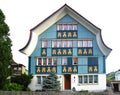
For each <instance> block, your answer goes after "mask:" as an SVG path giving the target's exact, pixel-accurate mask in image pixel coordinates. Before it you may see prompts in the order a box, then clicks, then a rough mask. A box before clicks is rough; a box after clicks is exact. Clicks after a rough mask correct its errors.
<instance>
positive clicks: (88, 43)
mask: <svg viewBox="0 0 120 95" xmlns="http://www.w3.org/2000/svg"><path fill="white" fill-rule="evenodd" d="M78 47H93V42H92V40H78Z"/></svg>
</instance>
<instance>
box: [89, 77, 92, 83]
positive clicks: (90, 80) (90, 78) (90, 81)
mask: <svg viewBox="0 0 120 95" xmlns="http://www.w3.org/2000/svg"><path fill="white" fill-rule="evenodd" d="M89 83H93V75H89Z"/></svg>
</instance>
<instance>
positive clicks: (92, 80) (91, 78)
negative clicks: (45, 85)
mask: <svg viewBox="0 0 120 95" xmlns="http://www.w3.org/2000/svg"><path fill="white" fill-rule="evenodd" d="M111 50H112V49H110V48H109V47H107V46H106V45H105V44H104V42H103V40H102V37H101V29H99V28H98V27H96V26H95V25H94V24H92V23H91V22H89V21H88V20H87V19H85V18H84V17H83V16H81V15H80V14H79V13H77V12H76V11H75V10H73V9H72V8H71V7H69V6H68V5H66V4H65V5H64V6H62V7H61V8H60V9H58V10H57V11H56V12H54V13H53V14H52V15H50V16H49V17H48V18H46V19H45V20H43V21H42V22H41V23H39V24H38V25H37V26H35V27H34V28H32V29H31V30H30V37H29V40H28V42H27V44H26V46H25V47H24V48H22V49H20V52H22V53H24V54H25V55H27V56H28V58H29V63H28V64H29V68H28V69H29V73H30V74H33V76H34V77H33V79H32V82H31V84H30V85H29V87H30V88H31V89H32V90H38V89H39V90H40V89H42V82H43V80H44V79H45V78H46V77H47V76H48V75H49V73H50V72H55V73H56V74H57V75H58V80H59V81H60V83H61V90H62V91H64V90H72V88H73V87H75V89H76V90H77V91H80V90H89V91H101V90H105V89H106V62H105V60H106V58H107V57H108V55H109V54H110V52H111Z"/></svg>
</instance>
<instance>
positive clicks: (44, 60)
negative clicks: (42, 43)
mask: <svg viewBox="0 0 120 95" xmlns="http://www.w3.org/2000/svg"><path fill="white" fill-rule="evenodd" d="M46 63H47V60H46V58H43V65H44V66H45V65H46Z"/></svg>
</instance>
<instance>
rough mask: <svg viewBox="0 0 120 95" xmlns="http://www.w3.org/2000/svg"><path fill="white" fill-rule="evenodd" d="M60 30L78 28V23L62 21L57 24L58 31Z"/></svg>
mask: <svg viewBox="0 0 120 95" xmlns="http://www.w3.org/2000/svg"><path fill="white" fill-rule="evenodd" d="M59 30H78V27H77V24H74V23H68V24H67V23H66V24H65V23H61V24H57V31H59Z"/></svg>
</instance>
